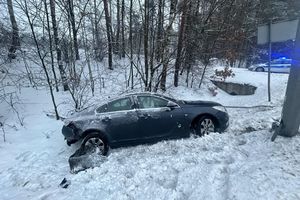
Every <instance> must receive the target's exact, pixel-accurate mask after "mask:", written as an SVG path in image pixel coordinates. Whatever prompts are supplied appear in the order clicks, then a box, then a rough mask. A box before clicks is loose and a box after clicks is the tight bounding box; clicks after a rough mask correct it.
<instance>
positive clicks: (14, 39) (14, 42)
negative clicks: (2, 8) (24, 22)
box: [7, 0, 20, 59]
mask: <svg viewBox="0 0 300 200" xmlns="http://www.w3.org/2000/svg"><path fill="white" fill-rule="evenodd" d="M7 8H8V13H9V18H10V22H11V27H12V36H11V45H10V47H9V49H8V58H9V59H15V58H16V55H15V53H16V50H17V49H18V48H20V37H19V28H18V24H17V21H16V18H15V13H14V7H13V3H12V0H7Z"/></svg>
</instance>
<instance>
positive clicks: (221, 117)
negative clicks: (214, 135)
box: [216, 112, 229, 132]
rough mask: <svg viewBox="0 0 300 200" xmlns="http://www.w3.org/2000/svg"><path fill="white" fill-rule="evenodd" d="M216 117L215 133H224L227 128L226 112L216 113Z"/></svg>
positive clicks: (227, 118)
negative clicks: (216, 126)
mask: <svg viewBox="0 0 300 200" xmlns="http://www.w3.org/2000/svg"><path fill="white" fill-rule="evenodd" d="M216 117H217V119H218V122H219V124H218V128H217V130H216V131H217V132H224V131H225V130H226V129H227V128H228V126H229V115H228V113H227V112H218V113H217V114H216Z"/></svg>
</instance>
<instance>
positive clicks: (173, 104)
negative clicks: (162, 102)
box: [167, 101, 178, 109]
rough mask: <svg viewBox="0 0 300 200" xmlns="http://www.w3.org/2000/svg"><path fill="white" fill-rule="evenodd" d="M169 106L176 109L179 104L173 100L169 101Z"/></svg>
mask: <svg viewBox="0 0 300 200" xmlns="http://www.w3.org/2000/svg"><path fill="white" fill-rule="evenodd" d="M167 107H168V108H171V109H174V108H176V107H178V105H177V104H176V103H174V102H173V101H169V102H168V104H167Z"/></svg>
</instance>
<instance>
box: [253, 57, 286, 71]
mask: <svg viewBox="0 0 300 200" xmlns="http://www.w3.org/2000/svg"><path fill="white" fill-rule="evenodd" d="M291 65H292V59H287V58H279V59H275V60H272V61H271V72H278V73H289V72H290V69H291ZM248 69H249V70H251V71H256V72H267V71H268V63H260V64H254V65H251V66H250V67H249V68H248Z"/></svg>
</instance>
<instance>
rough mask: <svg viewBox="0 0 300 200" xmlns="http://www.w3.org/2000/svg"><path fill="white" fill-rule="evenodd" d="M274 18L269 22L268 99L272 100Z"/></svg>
mask: <svg viewBox="0 0 300 200" xmlns="http://www.w3.org/2000/svg"><path fill="white" fill-rule="evenodd" d="M271 28H272V20H270V22H269V28H268V31H269V62H268V101H269V102H270V101H271V59H272V41H271V39H272V38H271V34H272V30H271Z"/></svg>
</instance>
